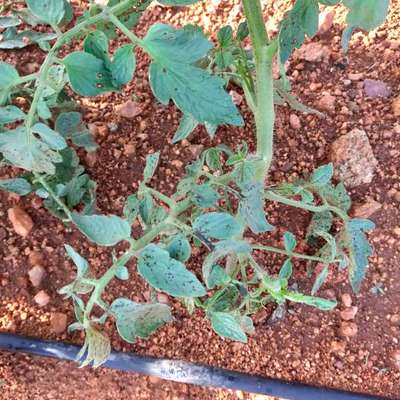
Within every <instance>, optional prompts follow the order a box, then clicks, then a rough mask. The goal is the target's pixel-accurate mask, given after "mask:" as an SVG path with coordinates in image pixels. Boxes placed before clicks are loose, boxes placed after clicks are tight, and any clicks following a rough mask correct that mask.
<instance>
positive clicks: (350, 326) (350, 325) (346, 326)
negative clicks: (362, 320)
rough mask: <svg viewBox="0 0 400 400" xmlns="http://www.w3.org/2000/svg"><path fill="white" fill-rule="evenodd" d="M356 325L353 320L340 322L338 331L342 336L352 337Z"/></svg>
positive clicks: (356, 329)
mask: <svg viewBox="0 0 400 400" xmlns="http://www.w3.org/2000/svg"><path fill="white" fill-rule="evenodd" d="M357 332H358V327H357V325H356V324H355V323H354V322H342V324H341V326H340V330H339V333H340V335H341V336H343V337H346V338H347V337H354V336H356V335H357Z"/></svg>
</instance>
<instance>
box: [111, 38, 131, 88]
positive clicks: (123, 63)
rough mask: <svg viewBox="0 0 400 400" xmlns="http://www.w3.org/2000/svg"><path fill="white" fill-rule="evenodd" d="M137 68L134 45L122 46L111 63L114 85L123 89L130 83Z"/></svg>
mask: <svg viewBox="0 0 400 400" xmlns="http://www.w3.org/2000/svg"><path fill="white" fill-rule="evenodd" d="M135 68H136V58H135V53H134V52H133V45H131V44H126V45H124V46H121V47H120V48H119V49H118V50H117V51H116V52H115V54H114V58H113V60H112V63H111V75H112V80H113V85H114V86H116V87H121V86H123V85H126V84H127V83H128V82H130V81H131V80H132V78H133V73H134V72H135Z"/></svg>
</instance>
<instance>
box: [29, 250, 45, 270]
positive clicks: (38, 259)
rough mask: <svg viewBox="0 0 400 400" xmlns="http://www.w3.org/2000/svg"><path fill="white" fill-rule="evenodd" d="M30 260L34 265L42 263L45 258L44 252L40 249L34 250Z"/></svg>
mask: <svg viewBox="0 0 400 400" xmlns="http://www.w3.org/2000/svg"><path fill="white" fill-rule="evenodd" d="M28 260H29V264H31V265H32V267H34V266H35V265H42V264H43V260H44V259H43V254H42V253H41V252H40V251H37V250H33V251H31V252H30V253H29V256H28Z"/></svg>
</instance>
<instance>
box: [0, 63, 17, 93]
mask: <svg viewBox="0 0 400 400" xmlns="http://www.w3.org/2000/svg"><path fill="white" fill-rule="evenodd" d="M18 78H19V74H18V72H17V70H16V69H15V68H14V67H13V66H12V65H10V64H7V63H5V62H3V61H0V90H5V89H7V88H9V87H11V86H13V85H14V83H15V82H16V81H17V80H18Z"/></svg>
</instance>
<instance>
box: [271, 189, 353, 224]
mask: <svg viewBox="0 0 400 400" xmlns="http://www.w3.org/2000/svg"><path fill="white" fill-rule="evenodd" d="M264 197H265V198H266V199H268V200H271V201H276V202H278V203H282V204H286V205H287V206H291V207H296V208H301V209H303V210H307V211H311V212H316V213H319V212H324V211H332V212H334V213H335V214H336V215H338V216H339V217H340V218H341V219H342V220H343V221H345V222H346V221H348V220H349V216H348V215H347V214H346V213H345V212H343V211H342V210H341V209H340V208H338V207H335V206H331V205H329V204H324V205H322V206H315V205H313V204H307V203H304V202H303V201H297V200H292V199H288V198H287V197H284V196H281V195H279V194H277V193H276V192H273V191H266V192H265V194H264Z"/></svg>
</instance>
